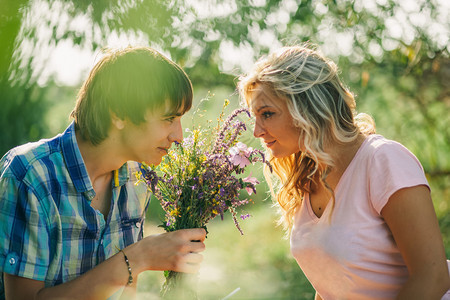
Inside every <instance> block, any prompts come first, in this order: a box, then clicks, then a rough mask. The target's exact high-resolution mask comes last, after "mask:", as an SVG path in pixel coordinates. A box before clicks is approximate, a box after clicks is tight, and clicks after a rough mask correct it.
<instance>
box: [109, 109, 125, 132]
mask: <svg viewBox="0 0 450 300" xmlns="http://www.w3.org/2000/svg"><path fill="white" fill-rule="evenodd" d="M111 123H112V124H113V125H114V127H116V128H117V129H119V130H122V129H124V128H125V123H126V121H125V120H122V119H120V118H119V117H117V116H116V115H115V114H113V113H112V114H111Z"/></svg>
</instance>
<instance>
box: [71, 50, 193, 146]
mask: <svg viewBox="0 0 450 300" xmlns="http://www.w3.org/2000/svg"><path fill="white" fill-rule="evenodd" d="M192 98H193V91H192V84H191V81H190V80H189V78H188V76H187V75H186V73H185V72H184V71H183V70H182V69H181V67H180V66H178V65H177V64H175V63H174V62H172V61H171V60H169V59H168V58H166V57H165V56H163V55H162V54H161V53H159V52H158V51H156V50H154V49H152V48H149V47H128V48H126V49H123V50H116V51H109V52H108V53H107V54H106V55H105V56H104V57H103V58H102V59H101V60H100V61H99V62H98V63H97V64H96V65H95V66H94V68H93V69H92V70H91V72H90V74H89V77H88V78H87V79H86V81H85V82H84V83H83V85H82V87H81V89H80V91H79V93H78V96H77V101H76V105H75V108H74V109H73V111H72V112H71V114H70V116H71V117H72V118H73V119H74V121H75V126H76V129H77V130H79V131H80V133H81V136H82V137H83V139H85V140H88V141H90V142H91V143H92V144H93V145H98V144H100V143H101V142H102V141H103V140H104V139H105V138H107V137H108V132H109V129H110V126H111V113H113V114H115V115H116V116H117V117H118V118H120V119H122V120H125V119H127V120H129V121H131V122H132V123H134V124H136V125H138V124H140V123H142V122H144V121H145V114H146V112H147V111H148V110H149V109H155V108H160V107H163V106H165V105H166V104H169V107H170V108H171V110H172V111H173V112H174V114H179V113H180V112H181V113H185V112H186V111H188V110H189V109H190V108H191V106H192Z"/></svg>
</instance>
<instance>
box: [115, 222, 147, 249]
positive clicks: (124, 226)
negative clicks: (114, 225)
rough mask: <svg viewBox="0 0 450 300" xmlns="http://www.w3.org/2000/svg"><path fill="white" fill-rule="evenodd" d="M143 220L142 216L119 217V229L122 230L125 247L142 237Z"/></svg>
mask: <svg viewBox="0 0 450 300" xmlns="http://www.w3.org/2000/svg"><path fill="white" fill-rule="evenodd" d="M144 220H145V218H144V217H134V218H133V217H131V218H123V219H121V221H120V231H121V232H122V236H123V240H124V243H125V245H124V246H125V247H126V246H129V245H131V244H133V243H135V242H137V241H139V240H141V239H142V237H143V233H144V231H143V227H144Z"/></svg>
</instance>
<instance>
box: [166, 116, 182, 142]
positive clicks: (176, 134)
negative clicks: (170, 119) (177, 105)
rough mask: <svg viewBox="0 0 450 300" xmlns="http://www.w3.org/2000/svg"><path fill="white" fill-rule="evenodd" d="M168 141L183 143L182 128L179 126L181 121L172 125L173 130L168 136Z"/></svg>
mask: <svg viewBox="0 0 450 300" xmlns="http://www.w3.org/2000/svg"><path fill="white" fill-rule="evenodd" d="M169 140H170V141H171V142H172V143H173V142H178V143H181V141H183V128H182V126H181V120H176V121H175V122H174V124H173V130H172V132H171V133H170V135H169Z"/></svg>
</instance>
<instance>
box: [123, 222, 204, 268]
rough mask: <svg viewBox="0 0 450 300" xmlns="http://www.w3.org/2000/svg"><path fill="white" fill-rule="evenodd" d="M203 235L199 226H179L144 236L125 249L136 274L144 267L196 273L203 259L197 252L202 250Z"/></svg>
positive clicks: (202, 230)
mask: <svg viewBox="0 0 450 300" xmlns="http://www.w3.org/2000/svg"><path fill="white" fill-rule="evenodd" d="M205 237H206V231H205V230H204V229H202V228H195V229H182V230H177V231H173V232H167V233H163V234H159V235H152V236H148V237H146V238H144V239H143V240H141V241H140V242H138V243H136V244H134V245H131V246H129V247H127V248H126V249H125V251H126V252H127V254H128V256H129V258H130V263H131V264H133V263H134V264H135V266H134V268H136V271H137V272H138V273H140V272H142V271H145V270H161V271H162V270H171V271H176V272H184V273H196V272H198V270H199V268H200V263H201V262H202V260H203V255H201V254H199V252H202V251H204V250H205V244H204V243H203V242H204V240H205ZM132 268H133V266H132ZM134 268H133V269H134Z"/></svg>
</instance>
